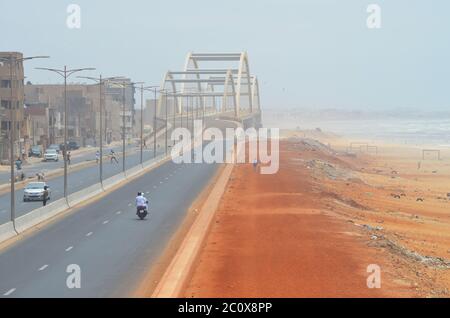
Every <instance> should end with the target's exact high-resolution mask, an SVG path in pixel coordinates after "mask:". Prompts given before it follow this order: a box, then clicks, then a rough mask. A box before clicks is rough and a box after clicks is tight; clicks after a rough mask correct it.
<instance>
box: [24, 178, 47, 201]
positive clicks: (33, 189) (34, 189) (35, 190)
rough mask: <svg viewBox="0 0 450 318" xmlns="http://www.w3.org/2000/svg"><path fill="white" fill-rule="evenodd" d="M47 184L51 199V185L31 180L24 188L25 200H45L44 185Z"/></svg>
mask: <svg viewBox="0 0 450 318" xmlns="http://www.w3.org/2000/svg"><path fill="white" fill-rule="evenodd" d="M45 186H47V187H48V188H47V191H48V200H50V187H49V186H48V185H47V183H45V182H30V183H29V184H27V186H26V187H25V189H24V190H23V201H24V202H27V201H43V200H44V187H45Z"/></svg>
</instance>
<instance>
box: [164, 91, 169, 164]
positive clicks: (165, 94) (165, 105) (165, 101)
mask: <svg viewBox="0 0 450 318" xmlns="http://www.w3.org/2000/svg"><path fill="white" fill-rule="evenodd" d="M163 98H164V99H163V100H164V108H165V112H166V134H165V135H166V138H165V139H166V140H165V145H166V152H165V153H166V156H167V137H168V134H167V133H168V132H167V128H168V127H167V124H168V122H167V93H166V91H164V93H163Z"/></svg>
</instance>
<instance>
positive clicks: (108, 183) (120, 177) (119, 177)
mask: <svg viewBox="0 0 450 318" xmlns="http://www.w3.org/2000/svg"><path fill="white" fill-rule="evenodd" d="M124 180H125V174H124V173H123V172H121V173H119V174H116V175H114V176H112V177H110V178H108V179H105V180H103V183H102V186H103V190H104V191H106V190H108V189H111V188H112V187H114V186H116V185H118V184H119V183H120V182H122V181H124Z"/></svg>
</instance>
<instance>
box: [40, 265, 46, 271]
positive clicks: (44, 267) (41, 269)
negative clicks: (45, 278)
mask: <svg viewBox="0 0 450 318" xmlns="http://www.w3.org/2000/svg"><path fill="white" fill-rule="evenodd" d="M47 267H48V265H47V264H45V265H44V266H42V267H41V268H39V271H40V272H41V271H43V270H44V269H46V268H47Z"/></svg>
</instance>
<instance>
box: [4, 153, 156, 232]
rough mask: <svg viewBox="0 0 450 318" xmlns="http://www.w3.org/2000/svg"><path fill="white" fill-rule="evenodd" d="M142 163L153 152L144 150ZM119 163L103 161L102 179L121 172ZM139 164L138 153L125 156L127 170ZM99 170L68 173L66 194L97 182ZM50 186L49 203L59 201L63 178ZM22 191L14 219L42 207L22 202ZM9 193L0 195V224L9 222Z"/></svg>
mask: <svg viewBox="0 0 450 318" xmlns="http://www.w3.org/2000/svg"><path fill="white" fill-rule="evenodd" d="M162 151H163V150H162V149H158V152H157V155H160V154H162ZM143 158H144V161H146V160H149V159H151V158H153V150H144V154H143ZM118 161H119V163H115V162H113V163H111V162H110V160H109V159H106V160H104V163H103V177H104V179H106V178H108V177H112V176H113V175H116V174H117V173H120V172H121V171H122V158H121V157H118ZM139 163H140V153H139V152H133V153H130V154H129V155H127V157H126V160H125V167H126V169H129V168H131V167H134V166H136V165H138V164H139ZM99 174H100V172H99V168H98V165H94V166H90V167H85V168H82V169H80V170H74V171H73V172H71V171H70V168H69V174H68V181H67V187H68V192H69V194H70V193H74V192H77V191H80V190H82V189H84V188H86V187H88V186H90V185H93V184H95V183H98V182H99ZM47 184H48V185H49V186H50V190H51V197H50V199H51V200H50V202H52V201H55V200H57V199H60V198H62V197H63V196H64V176H58V177H54V178H51V179H49V180H47ZM23 191H24V190H23V189H18V190H16V217H19V216H21V215H23V214H25V213H28V212H30V211H32V210H34V209H36V208H38V207H41V206H42V202H41V201H34V202H23ZM10 200H11V197H10V193H9V192H7V193H4V194H2V195H0V224H3V223H5V222H7V221H9V220H10V206H11V203H10V202H11V201H10Z"/></svg>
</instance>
